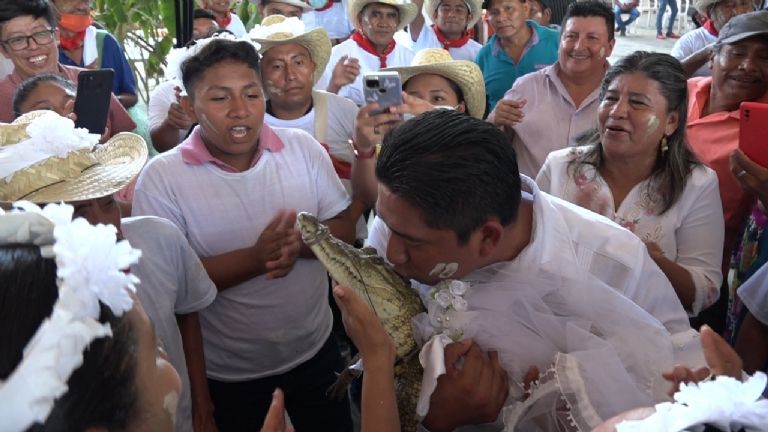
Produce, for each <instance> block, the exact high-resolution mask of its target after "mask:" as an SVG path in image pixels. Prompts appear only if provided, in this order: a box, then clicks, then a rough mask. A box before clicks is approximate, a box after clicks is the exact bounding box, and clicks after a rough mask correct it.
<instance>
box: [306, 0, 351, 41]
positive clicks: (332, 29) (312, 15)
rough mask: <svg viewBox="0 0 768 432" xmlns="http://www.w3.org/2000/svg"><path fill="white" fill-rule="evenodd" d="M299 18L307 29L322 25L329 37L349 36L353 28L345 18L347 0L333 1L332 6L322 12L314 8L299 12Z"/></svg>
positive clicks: (340, 37)
mask: <svg viewBox="0 0 768 432" xmlns="http://www.w3.org/2000/svg"><path fill="white" fill-rule="evenodd" d="M301 20H302V21H304V25H305V26H306V29H307V31H309V30H312V29H314V28H317V27H322V28H324V29H325V31H327V32H328V37H329V38H330V39H343V38H346V37H349V35H350V34H351V33H352V30H354V29H355V28H354V27H352V24H350V22H349V20H348V19H347V0H342V1H340V2H334V3H333V6H331V7H330V8H328V9H326V10H324V11H322V12H318V11H315V10H311V11H308V12H304V13H303V14H301Z"/></svg>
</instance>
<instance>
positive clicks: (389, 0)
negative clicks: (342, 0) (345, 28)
mask: <svg viewBox="0 0 768 432" xmlns="http://www.w3.org/2000/svg"><path fill="white" fill-rule="evenodd" d="M371 3H381V4H383V5H387V6H392V7H395V8H397V10H398V12H399V14H400V22H398V23H397V30H398V31H400V30H402V29H404V28H405V26H407V25H408V24H410V23H411V21H413V19H414V18H416V15H418V14H419V8H418V6H416V5H415V4H413V3H411V1H410V0H349V4H348V5H347V18H348V19H349V22H351V23H352V24H353V26H355V27H357V16H358V15H360V12H362V11H363V8H365V7H366V6H368V5H369V4H371Z"/></svg>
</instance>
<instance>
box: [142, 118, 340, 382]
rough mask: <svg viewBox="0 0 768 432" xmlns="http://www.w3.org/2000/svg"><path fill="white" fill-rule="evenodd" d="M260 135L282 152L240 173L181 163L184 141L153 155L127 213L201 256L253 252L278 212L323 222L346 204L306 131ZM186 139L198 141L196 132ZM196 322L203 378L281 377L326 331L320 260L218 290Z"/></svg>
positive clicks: (304, 357) (264, 156)
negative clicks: (169, 226) (164, 224)
mask: <svg viewBox="0 0 768 432" xmlns="http://www.w3.org/2000/svg"><path fill="white" fill-rule="evenodd" d="M271 134H274V135H275V136H276V137H272V135H271ZM265 137H270V138H269V139H279V140H280V141H282V143H283V144H284V148H283V149H282V150H280V151H276V152H273V151H269V150H265V151H264V152H263V153H262V155H261V157H260V158H259V160H258V161H257V163H256V164H255V165H254V166H253V167H251V168H250V169H248V170H246V171H244V172H238V173H230V172H225V171H223V170H222V169H221V168H219V167H217V166H216V165H214V164H213V163H203V164H199V165H195V164H188V163H186V162H184V161H183V160H182V152H181V150H182V149H183V148H184V146H185V144H184V143H182V145H180V146H178V147H176V148H174V149H172V150H170V151H168V152H166V153H163V154H161V155H160V156H158V157H155V158H153V159H152V160H151V161H150V162H149V163H148V164H147V166H146V167H145V168H144V170H143V171H142V173H141V176H140V178H139V182H138V185H137V187H136V195H135V196H134V201H133V211H134V213H136V214H152V215H159V216H163V217H166V218H168V219H169V220H170V221H171V222H173V223H174V224H176V225H177V226H178V227H179V228H181V230H182V232H183V233H184V234H185V235H186V237H187V239H188V240H189V243H190V245H191V246H192V248H193V249H194V250H195V252H197V254H198V255H199V256H203V257H206V256H215V255H221V254H223V253H226V252H230V251H233V250H237V249H242V248H246V247H251V246H253V245H254V244H256V241H257V240H258V238H259V236H260V235H261V233H262V231H263V230H264V228H265V227H266V226H267V224H268V223H269V222H270V221H271V220H272V218H273V217H274V215H275V212H276V211H277V210H278V209H295V210H296V211H306V212H310V213H312V214H314V215H317V217H318V218H319V219H320V220H327V219H330V218H332V217H334V216H336V215H338V214H339V213H341V212H342V211H344V210H345V209H346V208H347V207H348V206H349V197H348V196H347V194H346V192H345V191H344V188H343V186H342V185H341V182H340V181H339V179H338V177H337V176H336V173H335V172H334V170H333V166H332V164H331V161H330V157H329V156H328V154H327V153H326V151H325V150H324V149H323V148H322V147H321V146H320V145H319V144H318V143H317V141H315V140H314V139H313V138H312V137H311V136H310V135H309V134H307V133H306V132H304V131H301V130H297V129H281V128H276V129H272V128H270V127H269V126H268V125H263V126H262V131H261V134H260V139H266V138H265ZM188 139H189V140H192V139H200V138H199V136H198V133H197V131H195V132H193V134H192V135H191V136H190V137H189V138H188ZM185 143H186V141H185ZM266 147H267V146H265V148H266ZM200 320H201V326H202V331H203V342H204V345H205V356H206V359H205V360H206V366H207V371H208V376H209V377H210V378H213V379H217V380H221V381H229V382H235V381H245V380H251V379H256V378H261V377H265V376H271V375H276V374H280V373H283V372H286V371H289V370H291V369H293V368H294V367H296V366H298V365H299V364H301V363H304V362H305V361H307V360H309V359H310V358H312V356H314V355H315V354H316V353H317V352H318V351H319V349H320V348H321V347H322V345H323V344H324V343H325V341H326V339H327V338H328V335H329V334H330V331H331V326H332V317H331V310H330V307H329V305H328V279H327V273H326V272H325V269H324V268H323V266H322V265H321V264H320V262H319V261H317V260H315V259H304V258H299V259H298V260H297V261H296V264H295V265H294V267H293V270H292V271H291V272H290V273H289V274H288V275H286V276H285V277H283V278H279V279H271V280H268V279H267V278H266V277H265V276H264V275H262V276H258V277H255V278H253V279H250V280H248V281H245V282H243V283H240V284H239V285H236V286H233V287H230V288H227V289H226V290H224V291H221V292H219V294H218V296H217V297H216V300H215V301H214V302H213V304H211V305H210V306H209V307H208V308H207V309H206V310H204V311H203V312H201V314H200Z"/></svg>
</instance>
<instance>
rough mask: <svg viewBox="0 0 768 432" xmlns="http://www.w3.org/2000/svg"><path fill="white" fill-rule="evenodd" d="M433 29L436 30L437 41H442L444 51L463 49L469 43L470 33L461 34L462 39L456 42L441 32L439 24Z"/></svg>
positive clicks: (433, 26)
mask: <svg viewBox="0 0 768 432" xmlns="http://www.w3.org/2000/svg"><path fill="white" fill-rule="evenodd" d="M432 28H433V29H434V30H435V36H437V40H438V41H440V44H442V45H443V49H446V50H447V49H448V48H461V47H463V46H464V44H466V43H467V42H469V32H466V31H465V32H464V33H462V34H461V37H459V38H458V39H454V40H449V39H448V38H447V37H445V35H444V34H443V32H441V31H440V29H439V28H438V27H437V24H432Z"/></svg>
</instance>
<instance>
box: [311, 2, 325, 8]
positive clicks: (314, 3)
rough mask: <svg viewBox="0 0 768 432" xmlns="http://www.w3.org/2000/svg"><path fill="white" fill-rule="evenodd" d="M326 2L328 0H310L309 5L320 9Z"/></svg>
mask: <svg viewBox="0 0 768 432" xmlns="http://www.w3.org/2000/svg"><path fill="white" fill-rule="evenodd" d="M326 3H327V1H326V0H309V5H310V6H312V9H320V8H321V7H323V6H325V4H326Z"/></svg>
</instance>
